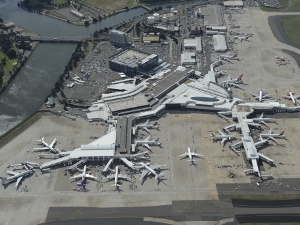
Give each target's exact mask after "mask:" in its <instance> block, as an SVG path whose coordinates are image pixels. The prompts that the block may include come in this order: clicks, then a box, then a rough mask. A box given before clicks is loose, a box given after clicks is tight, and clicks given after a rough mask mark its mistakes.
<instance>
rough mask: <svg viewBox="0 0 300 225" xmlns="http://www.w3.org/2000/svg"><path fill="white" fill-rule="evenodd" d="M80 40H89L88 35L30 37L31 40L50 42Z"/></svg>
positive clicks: (73, 41) (75, 41)
mask: <svg viewBox="0 0 300 225" xmlns="http://www.w3.org/2000/svg"><path fill="white" fill-rule="evenodd" d="M82 40H90V37H87V36H81V37H32V38H31V41H38V42H51V43H79V42H81V41H82Z"/></svg>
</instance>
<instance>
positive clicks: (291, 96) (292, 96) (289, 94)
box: [284, 90, 300, 105]
mask: <svg viewBox="0 0 300 225" xmlns="http://www.w3.org/2000/svg"><path fill="white" fill-rule="evenodd" d="M284 98H285V99H289V100H292V101H293V103H294V104H295V105H297V104H299V105H300V103H299V101H298V98H300V95H294V94H293V93H292V91H291V90H290V91H289V93H288V95H287V96H284Z"/></svg>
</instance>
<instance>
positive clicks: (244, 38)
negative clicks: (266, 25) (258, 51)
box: [234, 36, 250, 42]
mask: <svg viewBox="0 0 300 225" xmlns="http://www.w3.org/2000/svg"><path fill="white" fill-rule="evenodd" d="M249 37H250V36H234V38H235V39H239V40H240V41H241V42H242V41H249V40H248V39H249Z"/></svg>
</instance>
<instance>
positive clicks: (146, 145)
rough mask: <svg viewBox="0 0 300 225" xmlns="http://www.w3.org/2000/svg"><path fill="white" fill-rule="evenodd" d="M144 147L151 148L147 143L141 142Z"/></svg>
mask: <svg viewBox="0 0 300 225" xmlns="http://www.w3.org/2000/svg"><path fill="white" fill-rule="evenodd" d="M143 146H144V147H146V148H148V149H149V150H151V148H150V146H149V145H148V144H143Z"/></svg>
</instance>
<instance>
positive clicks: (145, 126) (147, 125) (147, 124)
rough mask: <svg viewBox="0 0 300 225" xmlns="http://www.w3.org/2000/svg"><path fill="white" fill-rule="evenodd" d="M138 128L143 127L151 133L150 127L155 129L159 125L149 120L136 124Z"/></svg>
mask: <svg viewBox="0 0 300 225" xmlns="http://www.w3.org/2000/svg"><path fill="white" fill-rule="evenodd" d="M138 128H142V129H143V130H145V131H146V132H147V133H150V132H149V130H148V128H154V129H158V126H154V124H150V123H149V120H147V121H146V122H145V123H143V124H138V125H136V126H135V129H138Z"/></svg>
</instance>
